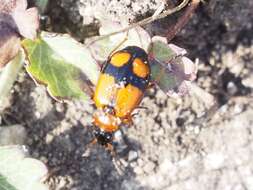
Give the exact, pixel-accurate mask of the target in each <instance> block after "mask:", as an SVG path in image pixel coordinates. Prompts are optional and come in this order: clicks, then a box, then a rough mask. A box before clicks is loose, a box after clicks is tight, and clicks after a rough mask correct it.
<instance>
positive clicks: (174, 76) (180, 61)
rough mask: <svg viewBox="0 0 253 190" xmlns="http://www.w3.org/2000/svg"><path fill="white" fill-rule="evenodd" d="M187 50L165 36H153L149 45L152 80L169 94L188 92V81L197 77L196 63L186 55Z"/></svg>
mask: <svg viewBox="0 0 253 190" xmlns="http://www.w3.org/2000/svg"><path fill="white" fill-rule="evenodd" d="M185 54H186V51H185V50H184V49H182V48H180V47H177V46H175V45H173V44H167V41H166V39H165V38H162V37H158V36H156V37H153V38H152V43H151V44H150V47H149V59H150V63H151V80H152V81H153V82H155V83H156V84H157V85H158V87H159V88H160V89H161V90H163V91H164V92H165V93H166V94H168V95H184V94H186V93H187V91H188V88H187V84H186V83H187V81H192V80H194V79H195V78H196V72H197V67H196V65H195V64H194V63H193V62H192V61H191V60H190V59H188V58H187V57H185V56H184V55H185Z"/></svg>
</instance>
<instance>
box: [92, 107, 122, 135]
mask: <svg viewBox="0 0 253 190" xmlns="http://www.w3.org/2000/svg"><path fill="white" fill-rule="evenodd" d="M93 119H94V120H93V124H94V125H96V126H97V127H99V128H100V129H102V130H104V131H106V132H114V131H117V130H118V128H119V125H120V123H121V120H120V118H118V117H116V116H115V115H113V114H111V113H107V112H105V111H104V110H102V109H99V110H97V111H96V112H95V113H94V115H93Z"/></svg>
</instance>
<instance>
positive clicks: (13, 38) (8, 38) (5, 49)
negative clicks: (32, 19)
mask: <svg viewBox="0 0 253 190" xmlns="http://www.w3.org/2000/svg"><path fill="white" fill-rule="evenodd" d="M19 49H20V39H19V37H18V36H17V33H15V31H14V30H12V29H11V28H10V27H9V26H8V25H7V24H6V23H0V68H1V67H3V66H4V65H5V64H7V63H8V62H9V61H11V60H12V59H13V58H14V57H15V56H16V55H17V53H18V51H19Z"/></svg>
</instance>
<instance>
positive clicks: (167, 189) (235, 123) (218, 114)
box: [3, 0, 253, 190]
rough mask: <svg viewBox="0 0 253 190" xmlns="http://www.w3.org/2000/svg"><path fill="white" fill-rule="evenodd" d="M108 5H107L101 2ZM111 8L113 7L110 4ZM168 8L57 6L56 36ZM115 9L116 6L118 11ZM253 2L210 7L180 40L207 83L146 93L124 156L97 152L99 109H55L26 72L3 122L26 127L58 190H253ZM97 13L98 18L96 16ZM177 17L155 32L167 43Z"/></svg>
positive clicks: (127, 133) (154, 4) (123, 138)
mask: <svg viewBox="0 0 253 190" xmlns="http://www.w3.org/2000/svg"><path fill="white" fill-rule="evenodd" d="M99 2H101V3H99ZM102 2H103V3H102ZM162 2H164V1H162V0H160V1H159V0H153V1H152V0H142V1H116V0H106V1H93V0H89V1H88V0H78V1H74V0H71V1H70V0H56V1H51V2H50V4H49V7H48V12H47V13H46V14H47V15H48V16H49V17H50V18H51V27H50V30H52V31H56V32H66V31H67V32H70V33H71V34H72V35H73V36H74V37H76V38H77V39H79V40H81V41H82V40H83V39H84V38H85V37H87V36H90V35H93V34H96V33H97V32H98V28H99V20H98V19H97V17H96V14H95V13H94V12H93V11H91V10H97V11H98V12H99V11H100V10H101V11H104V12H105V13H106V14H107V15H108V17H110V18H111V19H113V20H120V19H121V18H125V19H127V20H130V22H134V21H136V20H140V19H141V18H145V17H146V16H148V15H151V14H152V13H153V12H154V11H155V10H156V9H157V8H158V7H159V6H160V5H161V3H162ZM108 5H110V6H108ZM252 10H253V1H252V0H230V1H227V0H220V1H217V0H212V1H210V2H208V1H206V2H205V3H202V4H201V6H200V7H199V8H198V9H197V11H196V14H195V15H194V16H193V18H192V19H191V21H190V22H189V23H188V25H187V26H186V27H185V28H184V29H183V30H182V31H181V32H180V33H179V34H178V35H177V37H176V38H174V39H173V40H172V43H175V44H177V45H178V46H180V47H183V48H185V49H187V51H188V56H189V57H190V58H191V59H192V60H195V59H198V61H199V70H198V77H197V79H196V80H195V82H194V83H193V84H192V85H191V86H190V87H189V92H190V93H189V94H188V95H186V96H184V97H181V98H170V97H167V96H166V95H165V94H164V93H163V92H161V91H160V90H159V89H157V88H153V89H151V90H149V91H148V92H147V93H146V96H145V98H144V99H143V101H142V104H141V106H144V107H147V109H142V110H139V111H138V112H139V114H138V115H137V116H136V117H134V125H133V126H132V127H130V128H123V129H122V131H120V132H118V133H117V139H118V141H117V144H116V146H115V150H116V156H115V157H112V155H111V154H110V153H109V152H108V151H106V150H105V149H104V148H103V147H100V146H98V145H95V146H94V147H92V148H88V147H87V144H88V143H89V142H90V141H91V140H92V138H93V136H92V131H91V130H90V129H91V128H90V125H91V120H92V118H91V117H92V113H93V111H94V106H93V105H87V104H84V103H82V102H79V101H75V102H73V103H71V104H61V103H58V102H55V101H54V100H53V99H52V98H50V97H49V95H48V94H47V92H46V89H45V87H43V86H36V85H35V84H34V82H33V81H32V80H31V79H30V78H29V76H28V75H27V74H26V73H25V72H22V73H21V74H20V76H19V80H18V81H17V82H16V84H15V86H14V89H13V93H12V97H11V102H12V105H11V106H10V107H8V108H7V109H6V112H5V115H4V116H3V118H5V119H4V120H3V124H22V125H23V126H24V127H25V129H26V131H27V138H26V144H27V145H28V147H29V148H30V152H31V155H32V156H33V157H35V158H38V159H40V160H42V161H43V162H44V163H45V164H46V165H47V166H48V168H49V172H50V175H49V176H48V179H47V181H46V183H47V184H48V185H49V186H50V189H52V190H91V189H92V190H102V189H106V190H142V189H143V190H144V189H145V190H151V189H154V190H172V189H173V190H176V189H180V190H185V189H200V190H202V189H203V190H204V189H216V190H219V189H220V190H223V189H231V190H232V189H237V190H241V189H253V161H252V158H251V156H252V153H253V111H252V110H253V109H252V107H253V97H252V88H253V77H252V76H253V75H252V71H253V63H252V62H253V46H252V44H253V11H252ZM87 15H89V16H87ZM179 15H180V13H179V14H176V15H174V16H170V17H168V18H165V19H162V20H159V21H157V22H154V23H152V24H151V25H148V26H146V29H147V30H148V31H149V32H150V33H151V34H152V35H155V34H159V35H165V34H166V30H167V27H168V25H169V24H168V23H173V22H175V19H176V18H177V17H178V16H179Z"/></svg>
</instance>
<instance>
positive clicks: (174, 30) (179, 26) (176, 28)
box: [167, 0, 201, 42]
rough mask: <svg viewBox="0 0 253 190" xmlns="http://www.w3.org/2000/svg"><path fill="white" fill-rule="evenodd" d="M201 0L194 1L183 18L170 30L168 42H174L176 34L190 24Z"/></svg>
mask: <svg viewBox="0 0 253 190" xmlns="http://www.w3.org/2000/svg"><path fill="white" fill-rule="evenodd" d="M200 1H201V0H192V1H191V3H190V4H189V6H188V7H187V9H186V11H185V12H184V14H183V16H181V17H180V18H179V20H178V21H177V23H176V24H175V25H174V26H173V27H171V28H170V29H169V30H168V34H167V40H168V42H169V41H170V40H172V39H173V38H174V37H175V36H176V34H177V33H178V32H179V31H180V30H181V29H182V28H183V27H184V26H185V25H186V24H187V23H188V22H189V20H190V19H191V17H192V15H193V13H194V12H195V10H196V8H197V7H198V5H199V3H200Z"/></svg>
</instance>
